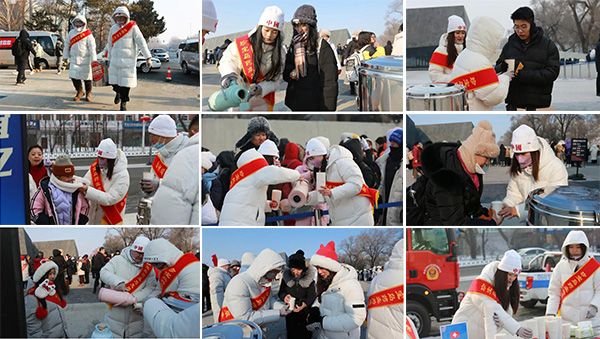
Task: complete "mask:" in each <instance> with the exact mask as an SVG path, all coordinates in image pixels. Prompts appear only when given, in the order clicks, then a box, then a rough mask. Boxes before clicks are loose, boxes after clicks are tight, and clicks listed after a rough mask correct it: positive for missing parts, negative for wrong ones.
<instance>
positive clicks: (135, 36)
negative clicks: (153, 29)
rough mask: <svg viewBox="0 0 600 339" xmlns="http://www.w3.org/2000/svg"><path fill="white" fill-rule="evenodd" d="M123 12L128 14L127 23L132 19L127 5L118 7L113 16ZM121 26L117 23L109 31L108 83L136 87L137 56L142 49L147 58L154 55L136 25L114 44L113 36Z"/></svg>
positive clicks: (107, 44)
mask: <svg viewBox="0 0 600 339" xmlns="http://www.w3.org/2000/svg"><path fill="white" fill-rule="evenodd" d="M117 13H122V14H125V15H126V16H127V22H126V24H127V23H129V21H130V18H131V17H130V16H129V10H128V9H127V7H125V6H120V7H117V9H116V10H115V12H114V13H113V15H112V17H113V19H114V17H115V14H117ZM119 29H121V27H119V25H117V24H115V25H113V26H112V27H111V28H110V31H109V32H108V42H107V43H106V46H108V60H109V61H110V66H109V68H108V83H109V84H111V85H119V86H121V87H129V88H134V87H136V86H137V67H136V63H137V56H138V52H139V51H140V50H141V51H142V55H143V56H144V58H145V59H148V58H150V57H152V54H151V53H150V50H149V49H148V45H147V44H146V39H144V36H143V35H142V32H141V31H140V28H139V27H138V26H137V25H135V26H133V28H132V29H131V30H130V31H129V32H128V33H127V34H125V36H123V37H122V38H121V39H119V40H118V41H117V42H116V43H115V44H114V45H113V42H112V36H113V34H115V33H116V32H117V31H118V30H119Z"/></svg>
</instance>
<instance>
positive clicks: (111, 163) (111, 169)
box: [96, 159, 117, 180]
mask: <svg viewBox="0 0 600 339" xmlns="http://www.w3.org/2000/svg"><path fill="white" fill-rule="evenodd" d="M116 160H117V159H106V163H107V165H108V171H106V177H107V178H108V180H110V179H112V175H113V172H114V170H115V161H116ZM96 173H98V174H100V163H97V164H96Z"/></svg>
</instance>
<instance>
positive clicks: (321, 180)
mask: <svg viewBox="0 0 600 339" xmlns="http://www.w3.org/2000/svg"><path fill="white" fill-rule="evenodd" d="M325 184H326V179H325V172H317V191H318V190H319V189H321V186H325ZM318 201H319V202H325V197H324V196H323V194H321V193H319V197H318Z"/></svg>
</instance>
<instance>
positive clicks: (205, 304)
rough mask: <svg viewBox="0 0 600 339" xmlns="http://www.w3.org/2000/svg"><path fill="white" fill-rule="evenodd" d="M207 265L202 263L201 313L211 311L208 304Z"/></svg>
mask: <svg viewBox="0 0 600 339" xmlns="http://www.w3.org/2000/svg"><path fill="white" fill-rule="evenodd" d="M208 269H209V267H208V265H206V264H205V263H202V312H206V311H210V310H211V309H212V307H211V304H210V287H209V286H208V284H209V281H208Z"/></svg>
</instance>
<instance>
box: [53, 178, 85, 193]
mask: <svg viewBox="0 0 600 339" xmlns="http://www.w3.org/2000/svg"><path fill="white" fill-rule="evenodd" d="M81 179H82V178H81V177H78V176H73V182H72V183H70V182H64V181H60V180H58V178H57V177H56V176H55V175H54V174H52V175H50V182H51V183H52V185H54V186H56V187H58V189H60V190H61V191H64V192H69V193H73V192H75V191H77V189H78V188H80V187H82V186H83V182H82V181H81Z"/></svg>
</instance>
